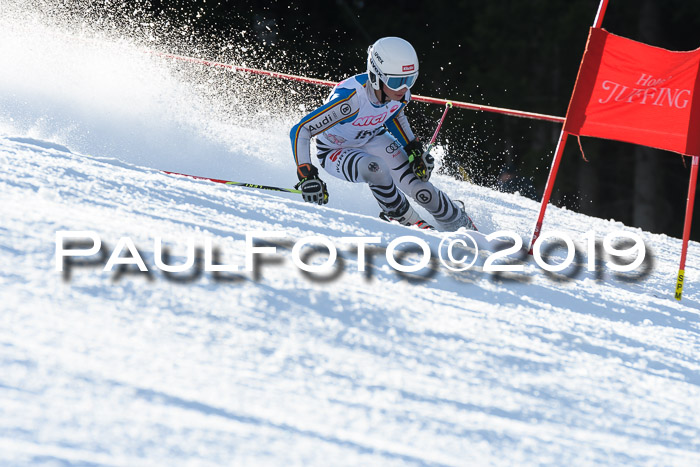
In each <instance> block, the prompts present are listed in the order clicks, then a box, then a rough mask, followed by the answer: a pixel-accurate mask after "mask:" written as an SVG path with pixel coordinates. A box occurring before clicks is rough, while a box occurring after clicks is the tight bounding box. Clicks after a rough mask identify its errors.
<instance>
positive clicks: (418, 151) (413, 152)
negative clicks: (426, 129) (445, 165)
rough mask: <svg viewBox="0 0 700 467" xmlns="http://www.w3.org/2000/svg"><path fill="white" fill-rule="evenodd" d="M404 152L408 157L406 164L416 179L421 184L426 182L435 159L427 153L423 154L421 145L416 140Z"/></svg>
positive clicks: (405, 147)
mask: <svg viewBox="0 0 700 467" xmlns="http://www.w3.org/2000/svg"><path fill="white" fill-rule="evenodd" d="M404 150H405V151H406V154H407V155H408V163H409V165H410V166H411V170H413V173H414V174H416V177H418V179H419V180H420V181H422V182H427V181H428V179H429V178H430V174H431V173H432V172H433V168H434V167H435V158H434V157H433V156H431V155H430V154H429V153H426V154H423V144H421V142H420V141H419V140H418V139H414V140H413V141H411V142H410V143H408V144H407V145H406V146H404Z"/></svg>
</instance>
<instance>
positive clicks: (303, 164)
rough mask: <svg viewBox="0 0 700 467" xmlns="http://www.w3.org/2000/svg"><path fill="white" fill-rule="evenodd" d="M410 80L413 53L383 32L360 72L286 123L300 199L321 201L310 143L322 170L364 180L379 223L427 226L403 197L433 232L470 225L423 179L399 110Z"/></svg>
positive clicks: (426, 163) (422, 164) (425, 172)
mask: <svg viewBox="0 0 700 467" xmlns="http://www.w3.org/2000/svg"><path fill="white" fill-rule="evenodd" d="M417 77H418V56H417V55H416V52H415V50H414V49H413V47H412V46H411V44H410V43H408V42H407V41H405V40H403V39H401V38H398V37H384V38H382V39H379V40H378V41H376V42H375V43H374V44H373V45H372V46H370V47H369V49H368V54H367V72H366V73H361V74H358V75H355V76H352V77H350V78H347V79H345V80H343V81H341V82H340V83H338V85H336V87H335V88H334V89H333V91H331V93H330V95H329V96H328V98H327V99H326V100H325V102H324V104H323V105H322V106H321V107H319V108H317V109H316V110H314V111H313V112H311V113H309V114H307V115H306V116H304V117H303V118H302V119H301V121H299V123H297V124H296V125H294V127H292V130H291V132H290V137H291V140H292V151H293V152H294V160H295V162H296V165H297V176H298V178H299V183H298V184H297V185H296V186H297V188H299V189H300V190H301V191H302V196H303V198H304V201H307V202H312V203H318V204H326V203H327V202H328V191H327V189H326V184H325V183H324V182H323V181H322V180H321V179H320V178H319V175H318V169H317V168H316V167H315V166H314V165H312V164H311V155H310V140H311V138H312V137H316V148H317V153H316V157H317V158H318V162H319V164H320V165H321V167H323V168H324V169H325V171H326V172H328V173H329V174H331V175H333V176H334V177H337V178H340V179H341V180H347V181H350V182H353V183H360V182H362V183H367V184H368V185H369V188H370V190H371V191H372V195H374V197H375V199H376V200H377V203H379V206H380V208H381V209H382V212H381V213H380V217H381V218H382V219H385V220H393V221H397V222H399V223H401V224H403V225H408V226H414V225H415V226H418V227H420V228H430V227H431V226H429V225H428V224H427V223H425V221H423V219H421V218H420V216H419V214H418V213H417V212H416V211H415V210H414V209H413V207H412V206H411V204H410V203H409V201H408V199H407V198H406V194H408V195H409V196H410V197H411V198H413V199H414V200H415V201H416V202H417V203H418V204H419V205H421V206H423V207H424V208H425V209H426V210H427V211H428V212H429V213H430V214H431V215H432V216H433V218H434V219H435V221H436V223H437V225H436V226H437V228H438V230H443V231H450V232H451V231H455V230H457V229H459V228H460V227H466V228H467V229H475V227H474V225H473V223H472V221H471V219H470V218H469V216H468V215H467V213H466V212H465V211H464V207H463V205H460V204H461V202H459V203H460V204H457V203H455V202H454V201H452V200H451V199H450V198H449V197H448V196H447V195H446V194H445V193H443V192H442V191H440V190H438V189H437V188H436V187H435V186H434V185H433V184H432V183H430V182H429V181H428V179H429V178H430V174H431V172H432V170H433V168H434V166H435V160H434V158H433V157H432V156H431V155H430V154H424V153H423V145H422V144H421V142H420V141H419V140H418V139H417V138H416V137H415V136H414V134H413V132H412V131H411V127H410V126H409V124H408V119H407V118H406V115H405V114H404V107H406V105H407V104H408V102H409V101H410V100H411V93H410V91H409V89H410V88H411V86H413V84H414V83H415V82H416V78H417Z"/></svg>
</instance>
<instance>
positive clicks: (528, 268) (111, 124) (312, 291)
mask: <svg viewBox="0 0 700 467" xmlns="http://www.w3.org/2000/svg"><path fill="white" fill-rule="evenodd" d="M6 26H7V27H6V28H4V29H2V28H0V31H2V32H0V167H2V170H1V175H0V219H2V220H1V221H0V264H1V265H2V266H1V269H0V298H1V300H0V463H2V465H124V466H126V465H168V466H170V465H387V466H388V465H455V466H457V465H503V464H506V465H533V464H557V465H601V464H609V465H620V464H631V465H647V464H648V465H700V326H699V324H698V323H699V318H700V272H699V269H698V265H700V245H698V243H696V242H691V244H690V248H689V252H688V260H687V267H686V276H685V279H686V286H685V290H684V295H683V299H682V301H680V302H679V301H677V300H675V299H674V296H673V289H674V286H675V281H676V275H677V272H678V270H677V269H678V258H679V255H680V249H681V241H680V240H679V239H676V238H670V237H668V236H665V235H655V234H650V233H648V232H644V231H641V230H639V229H634V228H630V227H627V226H624V225H622V224H621V223H619V222H615V221H614V220H603V219H597V218H591V217H586V216H584V215H581V214H577V213H574V212H571V211H567V210H563V209H558V208H555V207H550V208H549V210H548V213H547V218H546V221H545V229H544V231H545V232H547V231H555V230H556V231H559V232H562V233H564V234H565V235H568V236H569V237H570V238H571V239H572V240H573V241H574V242H575V243H576V246H577V248H578V250H579V252H580V253H579V254H578V255H577V256H576V258H575V259H574V262H573V264H572V265H571V266H570V267H569V268H567V269H566V270H565V271H563V272H562V273H548V272H546V271H544V270H543V268H542V267H541V266H539V265H538V264H536V263H535V261H534V260H533V259H532V257H530V256H527V255H520V254H512V255H510V256H509V257H507V258H505V259H506V261H507V262H509V264H511V265H516V266H517V265H522V266H523V267H522V271H518V272H505V273H499V272H489V271H487V270H486V269H488V267H486V266H487V261H488V260H489V257H490V256H492V255H494V254H497V253H498V252H499V251H503V250H505V249H506V248H507V247H508V244H507V243H505V242H498V241H495V240H493V241H489V240H487V238H486V236H487V235H488V234H490V233H492V232H495V231H500V230H505V231H509V232H512V233H513V236H515V237H519V238H522V239H523V242H524V244H527V243H528V241H529V238H530V235H531V230H532V227H533V221H534V219H535V218H536V215H537V210H538V205H537V203H535V202H533V201H530V200H528V199H526V198H523V197H521V196H519V195H517V194H504V193H498V192H495V191H493V190H490V189H488V188H484V187H478V186H474V185H471V184H469V183H466V182H461V181H457V180H454V179H452V178H449V177H447V176H445V175H441V174H437V175H435V176H434V183H435V184H436V185H437V186H439V187H441V188H442V189H444V190H445V191H446V192H447V193H449V194H450V196H452V197H453V198H456V199H462V200H464V201H465V203H466V205H467V209H468V211H469V212H470V214H471V215H472V217H473V218H474V221H475V222H476V224H477V225H478V226H479V228H480V233H474V234H472V237H473V238H474V240H475V242H476V243H477V245H478V246H479V251H480V253H479V254H478V256H477V257H476V258H475V264H474V266H473V267H472V268H471V269H470V270H468V271H466V272H455V271H451V270H450V269H448V268H447V265H445V264H443V263H442V262H441V261H439V260H438V253H439V252H441V251H443V249H442V248H441V246H440V244H441V242H442V241H443V240H444V239H446V238H447V239H450V238H451V239H459V238H462V239H464V238H466V237H464V235H463V234H459V235H454V236H450V235H446V234H443V233H438V232H427V231H420V230H417V229H412V228H407V227H402V226H399V225H395V224H389V223H386V222H383V221H381V220H379V219H378V218H377V206H376V204H375V202H374V201H373V199H372V197H371V195H370V193H369V190H368V189H367V188H366V187H364V186H360V185H354V186H353V185H351V184H349V183H343V182H340V181H338V180H335V179H333V178H332V177H330V176H329V177H326V180H327V182H328V185H329V190H330V203H329V205H327V206H324V207H319V206H315V205H311V204H307V203H304V202H303V201H302V200H301V199H300V197H299V195H295V194H286V193H276V192H268V191H259V190H254V189H249V188H241V187H232V186H227V185H221V184H216V183H212V182H207V181H202V180H194V179H191V178H187V177H181V176H174V175H168V174H165V173H163V172H162V170H169V171H176V172H184V173H189V174H192V175H200V176H208V177H215V178H221V179H229V180H235V181H240V182H251V183H256V184H268V185H277V186H285V187H291V186H292V185H293V183H294V181H295V180H294V179H295V175H294V167H293V160H292V156H291V153H290V148H289V141H288V136H287V135H288V131H289V128H290V127H291V125H292V124H293V123H294V122H295V121H296V120H297V119H298V118H299V117H300V116H301V115H302V113H303V111H302V110H297V111H296V112H295V111H289V110H284V111H280V113H279V114H275V112H274V108H271V110H266V111H264V112H261V111H260V110H259V109H253V108H250V107H246V105H244V104H243V103H239V104H236V102H237V100H236V99H237V97H236V96H235V95H234V96H233V97H232V98H231V99H230V102H231V104H232V105H233V106H234V107H233V108H230V109H228V111H229V112H230V113H232V114H236V115H238V116H241V115H243V116H244V117H246V118H240V119H226V118H225V114H226V112H227V109H225V108H223V109H221V108H220V109H216V111H215V112H212V113H209V112H208V110H209V109H211V107H209V106H208V103H210V101H208V100H207V98H206V96H205V97H202V95H201V94H197V89H198V88H197V86H194V85H192V82H191V81H188V79H189V78H188V77H187V76H184V75H183V74H182V73H181V72H180V71H178V70H177V69H175V66H174V65H173V64H172V63H170V62H167V61H165V60H163V59H161V58H159V57H156V56H153V55H149V54H146V53H144V52H143V51H142V50H140V49H138V48H137V47H134V46H130V45H127V44H117V45H114V44H112V43H109V42H103V43H95V42H94V41H93V42H90V41H78V40H76V39H74V38H71V37H63V36H51V37H49V38H47V36H46V35H45V34H44V32H45V31H41V30H39V32H37V30H34V29H27V28H24V29H21V30H18V29H17V28H15V29H14V30H13V28H12V27H10V26H9V25H6ZM38 44H40V45H41V46H38ZM107 51H109V52H110V53H106V52H107ZM203 73H204V72H203ZM217 79H219V80H221V79H226V76H225V75H223V76H219V77H218V78H217ZM232 79H233V78H232ZM199 84H201V83H199ZM255 91H256V92H264V89H256V90H255ZM325 92H326V91H325V90H321V91H320V94H321V95H322V94H324V93H325ZM236 105H237V106H236ZM63 231H81V232H84V234H82V236H83V237H82V238H81V239H82V240H83V241H84V242H87V243H88V245H83V246H82V247H81V248H86V247H87V246H89V244H91V242H92V240H90V238H89V237H86V236H85V235H88V234H89V235H92V236H93V237H98V238H99V240H100V242H101V246H102V247H103V250H102V254H103V255H104V256H101V255H100V254H99V253H98V254H95V255H92V256H90V257H89V258H88V260H89V261H91V262H92V264H82V265H76V266H74V267H71V268H67V270H65V269H64V271H63V272H60V271H57V260H56V258H57V252H56V249H57V234H58V233H60V232H63ZM591 231H592V232H594V235H595V238H596V239H597V240H598V241H599V242H602V240H603V239H604V237H605V236H606V235H608V234H611V233H614V232H619V231H621V232H626V233H628V234H634V235H637V236H639V237H640V238H641V239H642V240H643V243H644V245H645V246H646V260H645V261H644V263H643V264H642V265H640V266H639V267H638V268H637V269H635V270H634V271H632V272H629V273H616V272H615V271H613V269H612V266H611V265H610V264H606V262H608V261H612V259H611V257H610V255H609V254H607V253H606V252H605V251H604V249H602V247H599V248H598V254H597V256H598V257H597V262H596V264H595V266H596V267H595V269H594V270H592V271H589V267H588V266H589V260H590V257H589V251H588V249H587V245H588V243H587V241H586V236H585V235H586V232H591ZM85 232H87V233H85ZM253 232H257V233H256V234H255V235H258V236H261V235H262V232H267V233H271V232H277V233H278V234H279V237H277V238H268V239H266V240H261V241H258V242H253V244H252V245H248V244H247V243H246V236H247V235H251V233H253ZM589 235H590V234H589ZM308 236H317V237H319V236H320V237H322V238H323V239H325V241H326V242H327V243H330V244H331V245H332V246H333V248H334V249H336V250H337V251H338V256H339V260H338V261H336V265H335V267H334V268H333V269H332V270H331V271H330V272H311V273H307V272H304V271H302V270H301V269H300V268H299V267H298V266H297V265H296V264H295V262H294V247H295V245H297V244H299V243H300V242H301V239H303V238H304V237H308ZM403 236H411V237H416V238H415V239H414V240H413V241H414V242H415V241H418V242H419V243H414V244H406V243H404V244H403V245H402V246H399V249H398V251H397V252H396V257H397V259H398V260H399V262H400V263H401V264H403V265H406V266H411V265H416V264H418V262H419V261H420V260H421V258H422V253H421V252H420V249H418V250H416V248H413V249H409V250H408V251H407V252H406V254H401V253H400V251H401V250H402V248H404V247H406V246H413V247H416V246H420V242H424V243H425V244H426V245H428V246H429V248H430V250H431V258H432V261H431V263H430V264H429V265H428V266H427V267H425V268H422V269H421V270H419V271H416V272H405V273H401V272H399V271H398V270H397V268H396V267H395V266H394V265H393V264H392V263H391V262H390V261H389V260H388V259H387V256H386V251H385V250H387V249H388V248H389V247H390V245H391V244H392V242H394V241H396V240H397V239H400V237H403ZM348 237H353V238H357V237H363V238H364V237H374V238H375V239H374V241H375V243H374V244H373V245H369V246H368V247H367V251H366V253H367V257H366V261H365V262H366V264H365V266H366V267H365V268H364V269H365V270H364V271H362V270H361V269H362V268H361V263H362V262H361V258H360V255H359V250H358V247H357V246H356V245H354V244H353V243H352V242H349V241H348V240H347V238H348ZM123 238H126V239H129V240H131V241H132V242H133V245H134V246H135V247H136V250H135V253H136V254H135V255H134V252H133V251H131V252H130V250H129V248H128V246H129V245H128V244H127V243H125V240H121V239H123ZM156 239H161V241H162V244H163V246H164V248H166V249H167V250H168V251H169V252H170V257H169V258H168V259H167V261H166V263H167V264H172V265H178V264H184V263H185V262H186V260H187V258H188V256H189V255H188V244H189V243H191V244H193V245H194V246H195V247H196V249H197V250H198V251H199V252H201V254H200V253H198V254H199V257H200V258H203V257H204V252H205V251H207V250H208V251H212V252H214V253H216V254H215V255H214V256H216V258H215V260H214V263H215V264H225V265H229V266H232V267H237V268H239V269H240V271H237V272H222V273H214V272H212V271H205V270H204V268H202V267H201V263H196V264H198V265H199V266H200V267H198V266H196V265H195V266H192V267H190V268H188V269H187V270H185V271H183V272H180V273H177V272H175V273H170V274H168V273H166V272H163V270H162V268H159V267H158V266H157V265H156V260H157V259H159V257H160V255H157V254H156V250H157V249H156V246H157V241H156ZM501 239H502V240H508V238H506V237H502V238H501ZM319 241H320V240H319V239H318V238H317V239H316V240H315V242H316V243H314V244H312V245H310V246H307V247H304V248H302V250H301V258H302V259H304V260H305V261H306V263H307V264H311V265H320V264H322V263H324V262H325V261H326V259H328V256H329V253H328V248H327V247H324V246H322V245H321V244H320V243H319ZM58 243H59V244H62V242H60V241H58ZM314 245H316V246H318V247H319V249H318V251H315V250H313V249H312V248H311V247H312V246H314ZM251 246H253V247H257V248H264V247H267V248H273V247H274V248H275V249H276V250H275V251H274V252H270V251H268V252H267V253H264V254H261V255H256V257H257V258H258V261H257V262H256V264H255V270H254V271H252V272H251V271H245V270H243V269H245V265H246V252H247V251H250V247H251ZM73 247H76V246H75V245H73ZM115 251H116V254H114V253H115ZM469 251H471V250H468V251H465V250H460V252H459V254H457V256H460V255H461V254H463V253H467V254H468V253H469ZM120 255H121V259H120ZM135 256H138V257H139V258H141V259H142V260H143V263H144V266H145V267H146V268H147V269H148V272H141V271H140V270H139V268H138V266H137V265H136V264H124V265H121V266H120V265H119V264H118V263H119V261H129V258H131V259H132V260H134V261H135ZM110 257H111V258H112V259H111V261H113V262H114V263H117V264H116V265H114V267H113V268H112V269H111V271H105V270H104V267H105V263H107V261H108V259H109V258H110ZM565 257H566V248H565V247H564V246H563V245H560V246H559V247H557V248H556V249H554V250H552V251H551V255H550V257H549V259H548V261H549V263H552V264H556V263H558V262H561V261H564V259H565ZM627 262H629V261H627ZM496 263H497V264H502V263H503V261H497V262H496ZM69 265H70V264H68V266H69Z"/></svg>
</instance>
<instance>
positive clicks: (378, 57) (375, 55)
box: [374, 50, 384, 65]
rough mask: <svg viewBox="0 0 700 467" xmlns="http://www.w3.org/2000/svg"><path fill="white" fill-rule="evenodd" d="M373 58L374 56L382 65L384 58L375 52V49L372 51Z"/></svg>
mask: <svg viewBox="0 0 700 467" xmlns="http://www.w3.org/2000/svg"><path fill="white" fill-rule="evenodd" d="M374 58H376V59H377V60H378V61H379V63H381V64H382V65H383V64H384V59H383V58H382V57H381V56H380V55H379V54H378V53H377V51H376V50H375V51H374Z"/></svg>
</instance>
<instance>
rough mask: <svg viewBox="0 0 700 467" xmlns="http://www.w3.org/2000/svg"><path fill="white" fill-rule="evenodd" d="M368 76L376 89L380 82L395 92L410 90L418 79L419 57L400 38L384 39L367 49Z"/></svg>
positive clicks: (411, 47)
mask: <svg viewBox="0 0 700 467" xmlns="http://www.w3.org/2000/svg"><path fill="white" fill-rule="evenodd" d="M367 74H368V75H369V82H370V83H371V84H372V87H373V88H374V89H377V90H378V89H379V80H382V81H383V82H384V84H385V85H386V86H387V87H388V88H390V89H392V90H394V91H398V90H399V89H401V88H403V87H405V88H406V89H409V88H410V87H411V86H413V83H415V82H416V78H418V55H416V51H415V50H414V49H413V46H412V45H411V44H410V43H408V42H407V41H405V40H403V39H401V38H400V37H383V38H381V39H379V40H378V41H377V42H375V43H374V44H372V45H371V46H370V47H369V49H367Z"/></svg>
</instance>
